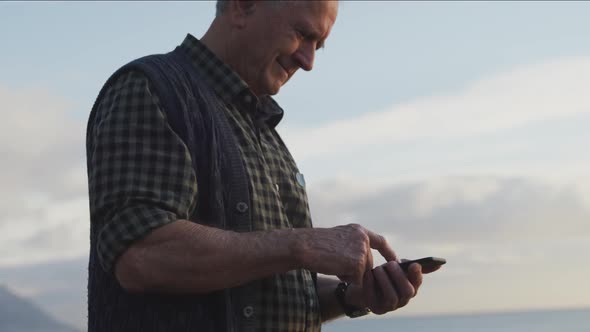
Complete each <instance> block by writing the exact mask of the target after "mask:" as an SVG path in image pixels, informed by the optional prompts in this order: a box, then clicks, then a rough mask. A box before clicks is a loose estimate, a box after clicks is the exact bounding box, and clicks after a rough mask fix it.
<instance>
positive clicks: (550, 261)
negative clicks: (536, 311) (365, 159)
mask: <svg viewBox="0 0 590 332" xmlns="http://www.w3.org/2000/svg"><path fill="white" fill-rule="evenodd" d="M367 187H368V186H367V185H366V184H364V183H363V182H362V181H359V179H358V178H351V179H346V178H342V177H341V178H339V179H333V180H330V181H323V182H318V183H315V184H313V185H310V186H309V188H308V194H309V197H310V206H311V209H312V216H313V219H314V220H313V221H314V226H315V227H333V226H337V225H341V224H347V223H351V222H355V223H359V224H361V225H363V226H365V227H367V228H368V229H371V230H373V231H376V232H378V233H380V234H382V235H384V236H385V237H386V238H387V239H388V242H389V243H390V244H391V246H392V247H393V249H394V250H395V251H396V253H397V254H398V256H400V257H401V258H419V257H426V256H439V257H444V258H446V259H447V261H448V263H447V265H446V266H444V268H443V269H441V271H438V272H436V273H434V274H433V275H428V276H425V280H424V285H423V286H422V289H421V291H420V293H421V295H420V296H418V297H417V298H416V299H415V300H414V301H413V304H412V305H410V306H408V307H407V308H404V309H403V310H402V311H401V312H400V313H396V314H395V315H400V314H401V315H405V314H413V315H420V314H422V315H423V314H429V313H450V312H455V313H456V312H477V311H480V312H481V311H490V310H491V311H494V310H502V311H506V310H523V309H532V308H567V307H588V306H589V305H590V286H588V285H586V284H583V283H582V284H580V283H576V282H575V281H574V280H586V279H588V278H590V266H588V265H587V264H586V265H584V264H580V262H581V261H583V260H584V253H586V252H588V251H589V250H590V223H589V222H588V220H590V203H588V201H586V200H584V198H583V196H582V194H581V193H580V192H579V190H577V188H576V187H575V186H573V185H571V184H565V183H562V184H557V183H554V182H546V181H541V180H539V179H535V178H519V177H498V176H486V177H483V176H461V177H443V178H433V179H428V180H424V181H420V182H409V183H398V184H393V185H391V184H390V185H387V186H382V187H380V188H378V189H376V190H373V191H370V190H368V189H367ZM374 258H375V264H381V263H383V262H384V260H383V258H381V257H380V256H379V255H378V254H376V253H375V254H374ZM573 284H574V285H575V286H571V285H573ZM564 287H565V288H567V287H575V289H576V291H575V292H564V291H563V290H564Z"/></svg>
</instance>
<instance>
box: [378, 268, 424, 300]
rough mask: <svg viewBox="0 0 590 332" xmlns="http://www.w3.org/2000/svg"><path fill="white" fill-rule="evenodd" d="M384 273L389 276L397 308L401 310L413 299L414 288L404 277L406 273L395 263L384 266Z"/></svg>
mask: <svg viewBox="0 0 590 332" xmlns="http://www.w3.org/2000/svg"><path fill="white" fill-rule="evenodd" d="M384 267H385V271H387V273H388V274H389V277H390V278H391V282H392V283H393V285H394V287H395V290H396V293H397V295H398V303H397V307H398V308H401V307H403V306H405V305H406V304H408V302H410V299H411V298H412V297H414V295H415V294H416V291H415V289H414V286H413V285H412V284H411V283H410V281H409V280H408V278H407V277H406V273H405V272H404V270H402V268H401V267H400V266H399V264H397V263H396V262H389V263H387V264H385V265H384Z"/></svg>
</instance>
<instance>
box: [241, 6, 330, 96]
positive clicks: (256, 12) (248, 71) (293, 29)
mask: <svg viewBox="0 0 590 332" xmlns="http://www.w3.org/2000/svg"><path fill="white" fill-rule="evenodd" d="M337 13H338V3H337V2H336V1H302V2H299V3H296V4H293V3H283V4H271V3H269V2H266V3H265V2H259V3H257V4H256V5H255V7H254V9H253V11H252V12H251V14H249V15H248V16H247V17H246V18H245V24H244V28H243V29H241V30H240V32H239V34H240V35H239V36H238V35H237V36H236V37H237V38H235V39H234V40H236V39H237V40H239V41H238V42H237V44H235V45H234V46H238V47H235V48H234V47H233V46H232V48H233V49H234V50H235V49H238V50H241V52H240V53H239V54H234V61H232V62H233V65H234V66H235V67H236V68H235V69H236V70H237V71H238V73H239V74H240V75H241V76H242V78H243V79H244V80H245V81H246V83H248V85H249V86H250V88H251V89H252V90H253V91H254V93H255V94H256V95H259V96H261V95H274V94H276V93H278V92H279V89H280V88H281V86H283V84H285V83H286V82H287V81H288V80H289V79H290V78H291V76H293V74H294V73H295V72H296V71H297V70H298V69H299V68H302V69H303V70H306V71H309V70H311V69H312V67H313V62H314V57H315V52H316V50H317V49H319V48H321V47H322V45H323V44H324V42H325V40H326V38H327V37H328V35H329V33H330V30H331V29H332V26H333V25H334V22H335V21H336V15H337Z"/></svg>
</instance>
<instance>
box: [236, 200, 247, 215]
mask: <svg viewBox="0 0 590 332" xmlns="http://www.w3.org/2000/svg"><path fill="white" fill-rule="evenodd" d="M236 210H238V212H240V213H245V212H246V211H248V204H246V203H244V202H239V203H238V204H236Z"/></svg>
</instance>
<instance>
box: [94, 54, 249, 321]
mask: <svg viewBox="0 0 590 332" xmlns="http://www.w3.org/2000/svg"><path fill="white" fill-rule="evenodd" d="M130 70H133V71H139V72H142V73H143V74H145V75H146V76H147V77H148V79H149V82H150V86H151V87H152V89H153V90H154V93H155V94H156V95H157V96H158V97H159V100H160V105H161V107H162V110H163V111H164V112H165V114H166V117H167V120H168V122H169V123H170V126H171V127H172V129H173V130H174V131H175V132H176V133H177V134H178V135H179V137H181V138H182V140H183V141H184V142H185V144H186V145H187V147H188V149H189V151H190V154H191V157H192V161H193V167H194V169H195V173H196V176H197V183H198V192H199V195H198V202H197V208H196V209H195V211H194V212H193V214H192V215H191V216H190V220H191V221H193V222H198V223H201V224H206V225H208V226H212V227H217V228H221V229H227V230H233V231H237V232H247V231H251V229H252V223H251V216H250V209H249V207H250V206H251V202H250V194H249V188H248V177H247V174H246V170H245V167H244V164H243V161H242V158H241V156H240V153H239V150H238V145H237V140H236V138H235V136H234V134H233V132H232V129H231V127H230V124H229V122H228V120H227V118H226V117H225V111H224V107H225V106H224V105H223V103H222V101H221V100H219V98H218V97H217V96H216V95H215V93H214V92H213V90H212V89H211V88H210V87H209V86H207V85H206V84H204V83H203V80H202V79H200V78H199V75H200V74H199V73H198V71H197V70H196V69H195V68H194V67H193V65H192V64H191V62H190V59H189V58H188V56H187V55H186V54H185V53H184V52H183V51H182V50H180V49H179V48H176V49H175V50H174V51H172V52H170V53H167V54H160V55H150V56H146V57H143V58H140V59H137V60H134V61H132V62H130V63H128V64H127V65H125V66H123V67H121V68H120V69H119V70H117V71H116V72H115V73H114V74H113V75H112V76H111V77H110V78H109V79H108V80H107V82H106V83H105V85H104V86H103V88H102V89H101V91H100V93H99V95H98V97H97V99H96V102H95V103H94V106H93V109H92V112H91V114H90V120H89V121H93V119H94V114H95V112H96V108H97V105H98V104H99V101H100V100H101V98H102V96H103V95H104V93H105V92H106V91H107V90H108V88H109V87H110V86H111V84H113V83H114V82H115V80H116V79H117V78H118V77H119V76H120V75H121V74H122V73H125V72H128V71H130ZM99 232H100V228H99V227H97V225H94V224H91V227H90V233H91V235H90V239H91V249H90V259H89V280H88V331H89V332H118V331H121V332H135V331H137V332H152V331H153V332H156V331H158V332H176V331H178V332H180V331H182V332H185V331H187V332H188V331H253V330H254V326H255V317H254V316H253V315H248V314H242V313H246V312H248V311H249V310H252V307H253V305H254V295H255V294H254V292H255V290H254V288H253V287H252V286H250V285H245V286H241V287H236V288H232V289H226V290H222V291H217V292H213V293H210V294H206V295H188V294H187V295H161V294H130V293H128V292H126V291H125V290H123V289H122V288H121V286H120V285H119V283H118V282H117V280H116V279H115V277H114V275H113V274H112V273H110V274H109V273H106V272H105V271H104V270H103V269H102V267H101V266H100V262H99V260H98V253H97V249H96V247H97V238H98V233H99ZM238 250H239V249H238Z"/></svg>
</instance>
